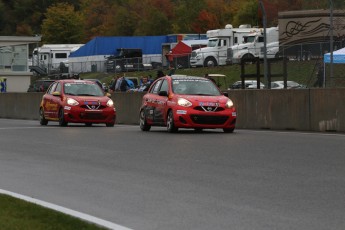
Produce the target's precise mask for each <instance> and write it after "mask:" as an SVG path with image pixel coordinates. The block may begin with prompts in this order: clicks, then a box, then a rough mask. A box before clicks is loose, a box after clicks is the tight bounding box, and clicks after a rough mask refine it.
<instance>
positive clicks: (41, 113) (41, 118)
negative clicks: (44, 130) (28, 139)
mask: <svg viewBox="0 0 345 230" xmlns="http://www.w3.org/2000/svg"><path fill="white" fill-rule="evenodd" d="M40 124H41V125H47V124H48V120H47V119H45V117H44V110H43V108H40Z"/></svg>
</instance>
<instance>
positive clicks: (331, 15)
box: [323, 0, 333, 87]
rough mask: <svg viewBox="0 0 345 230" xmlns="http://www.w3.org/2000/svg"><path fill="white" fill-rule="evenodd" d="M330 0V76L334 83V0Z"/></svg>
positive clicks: (331, 81)
mask: <svg viewBox="0 0 345 230" xmlns="http://www.w3.org/2000/svg"><path fill="white" fill-rule="evenodd" d="M329 2H330V17H329V19H330V23H329V25H330V28H329V29H330V42H329V45H330V57H331V60H330V67H329V72H330V74H329V75H330V76H329V79H330V83H331V84H332V83H333V0H329ZM323 84H324V87H326V79H325V80H324V83H323Z"/></svg>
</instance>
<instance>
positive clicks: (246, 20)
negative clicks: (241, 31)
mask: <svg viewBox="0 0 345 230" xmlns="http://www.w3.org/2000/svg"><path fill="white" fill-rule="evenodd" d="M234 5H235V6H236V11H234V12H233V14H234V17H233V23H232V25H233V26H234V27H238V26H239V25H242V24H250V25H252V26H257V25H258V23H259V19H258V12H259V11H258V10H259V8H258V6H259V4H258V1H257V0H247V1H241V0H237V1H235V3H234Z"/></svg>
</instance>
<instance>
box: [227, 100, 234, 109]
mask: <svg viewBox="0 0 345 230" xmlns="http://www.w3.org/2000/svg"><path fill="white" fill-rule="evenodd" d="M233 106H234V103H233V102H232V100H230V99H229V100H228V101H227V102H226V104H225V107H226V108H229V109H231V108H232V107H233Z"/></svg>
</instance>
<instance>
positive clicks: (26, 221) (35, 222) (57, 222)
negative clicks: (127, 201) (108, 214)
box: [0, 194, 106, 230]
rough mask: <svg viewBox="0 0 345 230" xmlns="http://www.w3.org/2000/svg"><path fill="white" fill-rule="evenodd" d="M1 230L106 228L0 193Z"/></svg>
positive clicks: (91, 229) (90, 229)
mask: <svg viewBox="0 0 345 230" xmlns="http://www.w3.org/2000/svg"><path fill="white" fill-rule="evenodd" d="M0 229H1V230H22V229H26V230H31V229H32V230H50V229H52V230H53V229H54V230H60V229H61V230H75V229H83V230H105V229H106V228H102V227H100V226H97V225H95V224H92V223H89V222H85V221H83V220H80V219H78V218H76V217H72V216H69V215H66V214H63V213H60V212H57V211H54V210H50V209H48V208H44V207H41V206H39V205H37V204H32V203H30V202H26V201H24V200H21V199H17V198H14V197H11V196H9V195H4V194H0Z"/></svg>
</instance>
